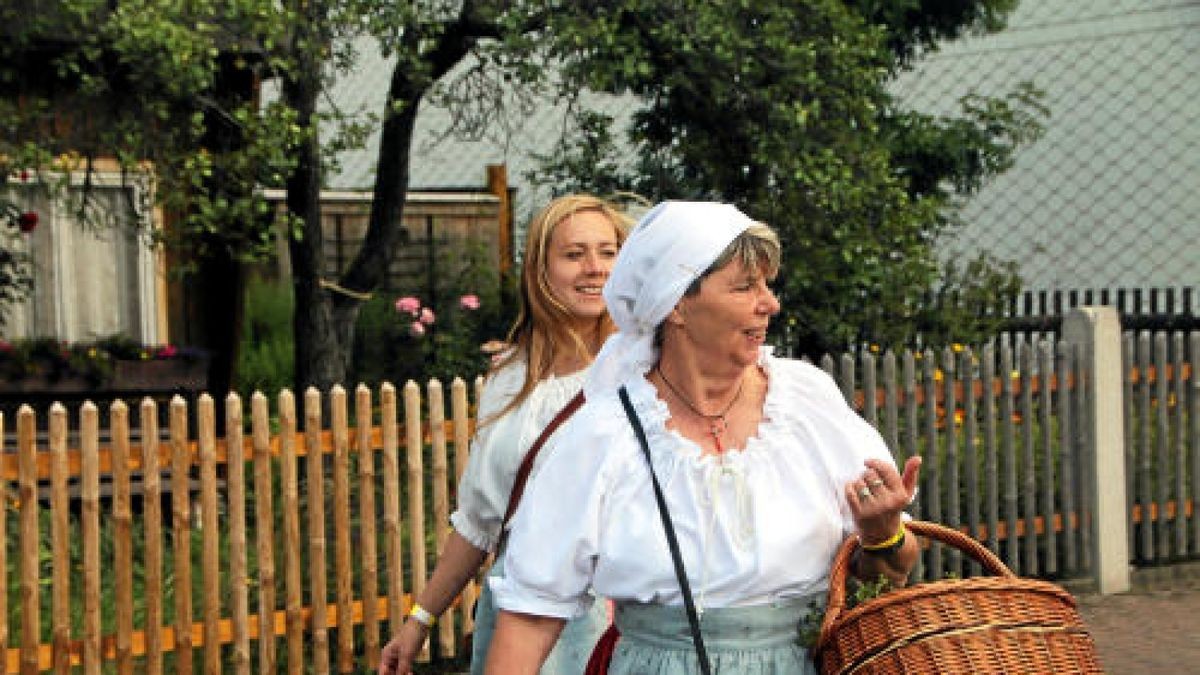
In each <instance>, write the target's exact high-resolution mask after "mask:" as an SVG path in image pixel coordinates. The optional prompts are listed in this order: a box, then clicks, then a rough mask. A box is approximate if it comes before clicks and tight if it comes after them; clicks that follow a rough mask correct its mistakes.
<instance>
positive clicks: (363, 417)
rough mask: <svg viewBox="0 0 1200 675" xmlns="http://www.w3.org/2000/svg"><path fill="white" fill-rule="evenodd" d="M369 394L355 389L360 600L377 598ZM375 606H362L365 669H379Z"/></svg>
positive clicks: (377, 549) (360, 387)
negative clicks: (360, 557)
mask: <svg viewBox="0 0 1200 675" xmlns="http://www.w3.org/2000/svg"><path fill="white" fill-rule="evenodd" d="M371 414H372V408H371V390H370V389H369V388H368V387H367V386H366V385H364V384H361V383H360V384H359V385H358V386H357V387H356V388H355V389H354V415H355V417H354V431H355V434H356V435H355V438H356V439H357V441H356V442H357V445H358V450H359V452H358V506H359V508H358V511H359V514H360V515H359V523H358V532H359V537H358V542H359V546H360V547H361V553H362V559H361V560H360V563H361V569H362V597H363V598H364V599H370V598H377V597H379V548H378V534H377V532H376V529H375V518H376V515H375V513H376V511H375V453H373V452H367V451H366V449H367V447H368V446H369V444H370V442H371V433H372V431H373V426H374V425H373V424H372V423H371ZM377 604H378V603H374V602H366V603H363V649H364V651H365V652H366V656H367V658H366V661H367V668H368V669H370V670H375V669H376V668H378V667H379V613H378V612H376V611H375V610H376V606H377Z"/></svg>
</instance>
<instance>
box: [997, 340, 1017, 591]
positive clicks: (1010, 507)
mask: <svg viewBox="0 0 1200 675" xmlns="http://www.w3.org/2000/svg"><path fill="white" fill-rule="evenodd" d="M1015 376H1016V374H1015V372H1014V371H1013V348H1012V346H1011V345H1008V344H1005V345H1001V347H1000V452H1001V455H1002V457H1001V461H1002V463H1003V469H1002V471H1003V474H1004V478H1003V495H1004V496H1003V501H1004V519H1005V520H1006V521H1008V522H1010V523H1012V522H1016V520H1017V518H1019V517H1020V511H1019V510H1018V504H1017V498H1018V495H1017V451H1016V427H1015V426H1014V424H1013V413H1014V411H1013V379H1014V378H1015ZM1019 544H1020V540H1019V539H1018V538H1017V537H1009V538H1008V539H1007V540H1005V547H1004V554H1003V555H1002V556H1001V557H1002V558H1004V561H1005V562H1006V563H1008V565H1009V567H1011V568H1012V570H1013V572H1016V573H1017V574H1021V565H1020V551H1019V548H1018V546H1019Z"/></svg>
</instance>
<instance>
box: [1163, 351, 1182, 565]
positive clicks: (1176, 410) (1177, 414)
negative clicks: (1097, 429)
mask: <svg viewBox="0 0 1200 675" xmlns="http://www.w3.org/2000/svg"><path fill="white" fill-rule="evenodd" d="M1183 348H1184V343H1183V333H1181V332H1175V333H1173V334H1172V336H1171V352H1172V354H1173V357H1172V359H1171V360H1172V361H1173V366H1174V367H1173V368H1172V369H1171V370H1172V371H1173V372H1174V376H1173V377H1172V378H1171V393H1170V395H1169V400H1170V405H1168V406H1167V410H1164V411H1163V415H1164V416H1171V417H1172V422H1171V428H1172V429H1173V431H1172V438H1173V439H1174V441H1175V448H1174V453H1173V454H1174V457H1173V458H1172V462H1171V466H1172V470H1173V473H1174V483H1175V484H1174V489H1173V490H1172V493H1173V497H1174V500H1175V503H1176V504H1180V505H1182V504H1186V503H1187V488H1186V482H1187V440H1186V439H1187V436H1186V432H1185V431H1184V429H1185V422H1184V415H1183V413H1184V410H1185V409H1186V407H1187V406H1186V401H1187V397H1186V395H1185V392H1186V390H1185V389H1184V385H1183V362H1184V354H1183ZM1173 522H1174V526H1175V545H1174V546H1173V549H1174V551H1175V555H1177V556H1180V557H1182V556H1185V555H1187V552H1188V541H1187V518H1186V517H1185V514H1184V509H1182V508H1180V509H1177V510H1176V511H1175V518H1174V521H1173Z"/></svg>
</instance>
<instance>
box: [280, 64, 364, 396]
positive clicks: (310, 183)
mask: <svg viewBox="0 0 1200 675" xmlns="http://www.w3.org/2000/svg"><path fill="white" fill-rule="evenodd" d="M318 72H319V64H315V63H309V64H308V67H307V68H304V67H301V69H300V73H301V75H300V76H298V77H296V78H295V79H289V80H288V81H286V82H285V83H284V85H283V97H284V100H285V101H287V103H288V105H290V106H291V107H292V108H293V109H294V110H296V112H297V114H298V118H299V120H300V121H301V124H303V125H305V126H306V127H307V131H308V133H309V135H308V137H307V138H306V139H305V140H304V143H303V144H302V146H301V147H300V148H299V149H298V150H297V165H296V168H295V170H294V171H293V172H292V174H291V175H290V176H288V180H287V209H288V213H289V214H291V216H292V217H294V218H297V219H299V220H300V223H301V228H300V229H301V236H300V238H298V239H297V238H295V237H292V238H289V240H288V250H289V252H290V254H291V262H292V291H293V297H294V298H295V311H294V314H293V318H292V330H293V338H294V342H295V365H296V374H295V378H296V381H295V386H296V393H297V394H302V392H303V391H304V389H306V388H308V387H310V386H313V387H317V388H318V389H320V390H321V391H328V390H329V388H330V387H331V386H333V385H334V384H338V383H341V382H343V381H344V380H345V379H346V367H347V364H348V358H347V353H348V350H347V349H344V348H343V344H342V341H341V339H340V335H341V333H340V332H339V331H338V330H337V323H336V321H335V319H334V312H333V303H332V302H331V299H330V293H329V291H328V290H327V289H326V288H325V287H324V286H323V284H322V281H323V280H324V278H325V277H324V274H325V256H324V254H323V248H324V239H325V237H324V233H323V232H322V228H321V158H320V147H321V146H320V142H321V141H320V136H319V134H318V129H317V118H316V109H317V96H318V94H319V92H320V86H319V84H318V78H317V75H316V74H317V73H318ZM306 74H310V76H307V77H306V76H305V75H306Z"/></svg>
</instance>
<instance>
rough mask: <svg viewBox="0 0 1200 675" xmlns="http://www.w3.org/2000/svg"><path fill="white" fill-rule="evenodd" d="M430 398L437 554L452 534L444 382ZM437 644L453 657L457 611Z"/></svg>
mask: <svg viewBox="0 0 1200 675" xmlns="http://www.w3.org/2000/svg"><path fill="white" fill-rule="evenodd" d="M426 390H427V392H428V395H429V424H430V426H431V427H432V428H433V444H432V450H431V454H430V463H431V466H430V472H429V478H430V480H431V481H432V483H433V527H434V532H433V537H434V542H435V546H436V548H437V551H441V550H442V549H443V548H444V547H445V545H446V536H447V535H448V534H449V533H450V531H449V529H448V528H447V527H446V523H448V522H450V489H449V485H448V481H449V473H450V471H449V466H448V463H447V453H446V433H445V428H446V424H445V423H446V401H445V396H444V395H443V391H442V383H441V382H439V381H438V380H436V379H434V380H430V381H429V384H428V386H427V388H426ZM438 643H439V646H440V647H441V653H442V654H443V655H445V656H448V657H453V656H454V647H455V645H454V612H445V613H444V614H443V616H442V617H441V619H440V620H439V621H438Z"/></svg>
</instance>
